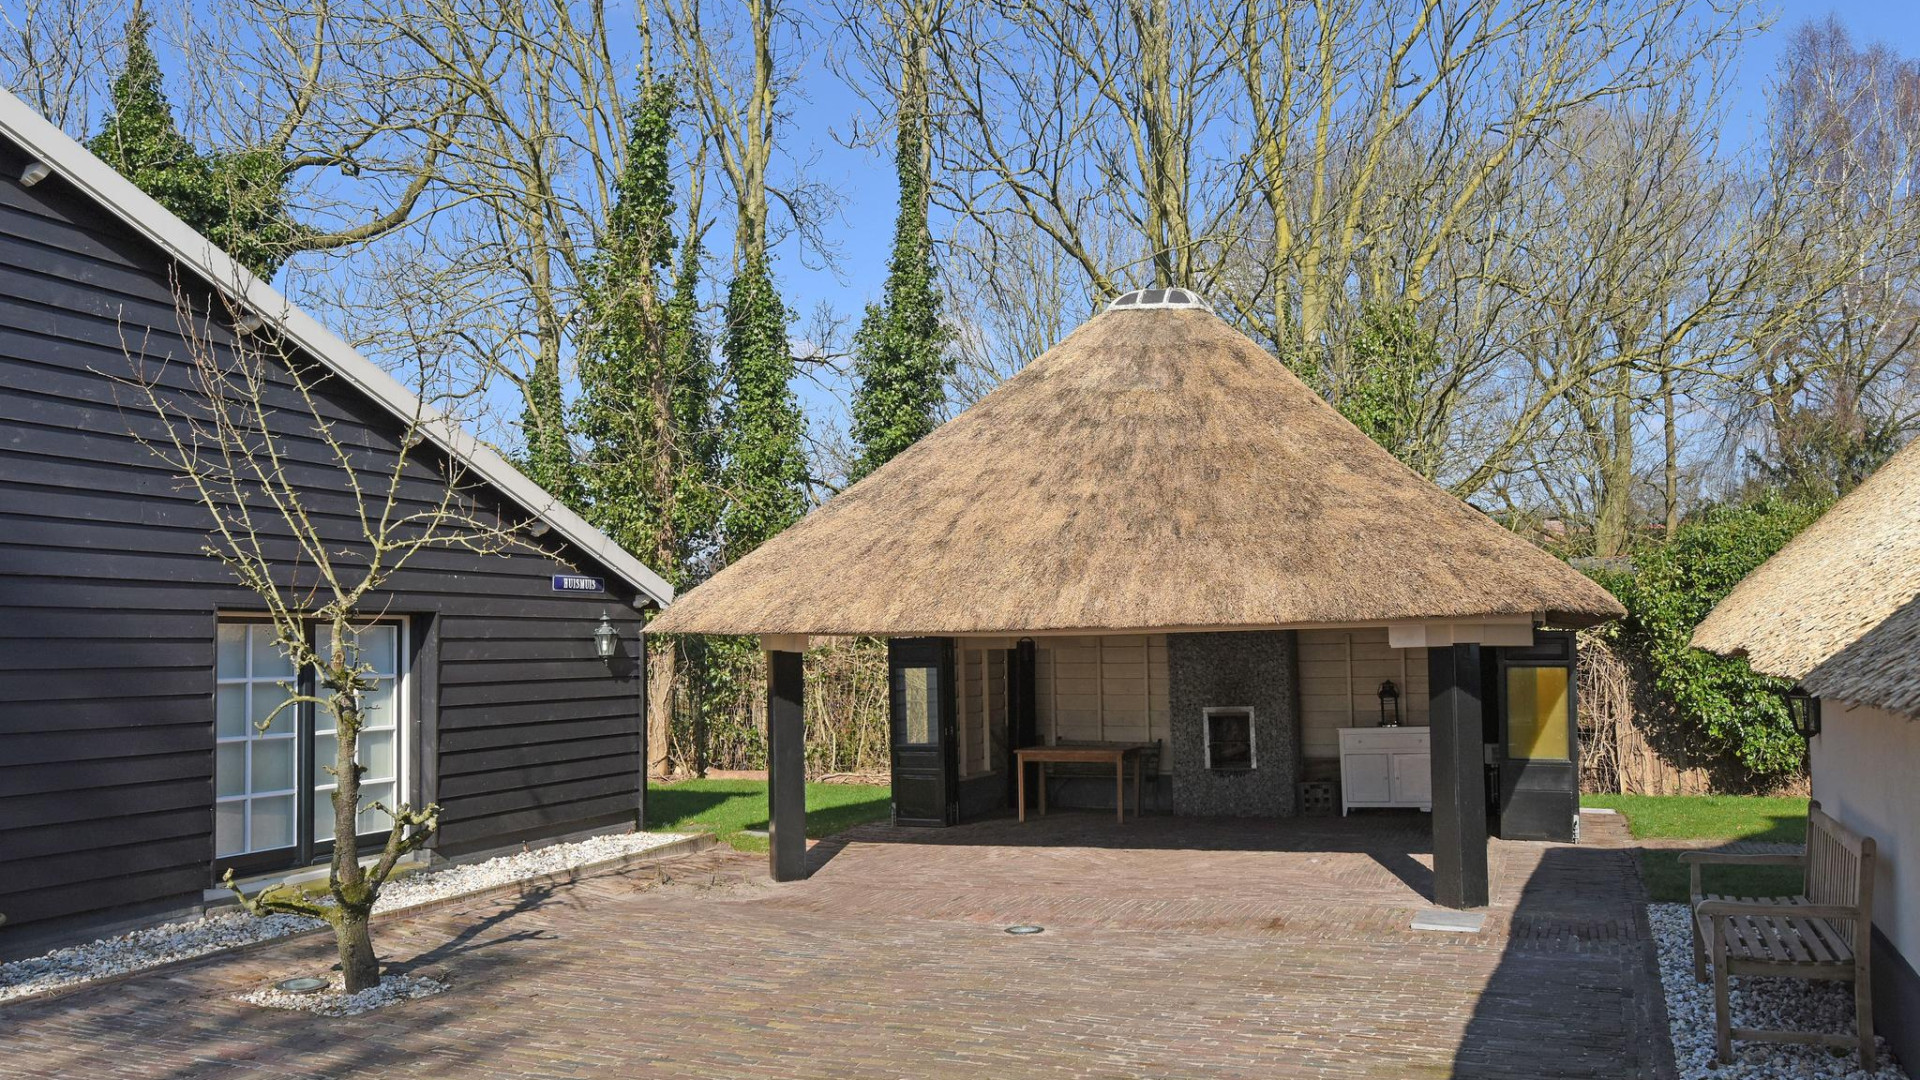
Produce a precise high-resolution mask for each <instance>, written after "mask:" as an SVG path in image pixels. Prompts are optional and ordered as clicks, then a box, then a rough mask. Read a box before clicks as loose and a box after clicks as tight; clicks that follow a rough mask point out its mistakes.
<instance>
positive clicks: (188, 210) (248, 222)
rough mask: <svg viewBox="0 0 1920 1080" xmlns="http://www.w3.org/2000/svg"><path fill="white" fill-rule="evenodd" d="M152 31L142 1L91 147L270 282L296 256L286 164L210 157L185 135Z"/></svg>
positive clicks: (261, 153)
mask: <svg viewBox="0 0 1920 1080" xmlns="http://www.w3.org/2000/svg"><path fill="white" fill-rule="evenodd" d="M152 31H153V18H152V16H150V15H148V14H147V10H146V7H145V6H144V5H142V4H139V3H136V4H135V5H134V7H133V14H132V15H131V16H130V17H129V18H128V19H127V28H126V55H125V58H124V66H123V67H122V68H121V70H120V74H119V75H118V76H116V77H115V78H114V80H113V87H112V91H111V94H112V102H113V108H112V111H111V112H110V113H108V115H107V117H106V121H105V123H103V124H102V125H101V128H100V132H99V133H98V134H96V135H95V136H94V137H93V138H91V139H89V140H87V149H89V150H91V151H93V153H94V155H95V156H97V157H99V158H100V159H101V160H102V161H105V162H106V163H107V164H108V165H111V166H112V167H113V169H114V171H116V172H118V173H119V174H120V175H122V176H124V177H126V178H127V179H129V180H131V181H133V183H134V185H135V186H136V187H138V188H139V189H140V190H142V191H144V192H146V193H147V194H148V195H151V196H152V197H153V199H154V201H155V202H157V203H159V204H160V205H161V206H164V207H166V208H167V209H168V210H171V211H173V213H174V214H176V215H178V216H179V217H180V219H181V220H183V221H185V222H186V223H187V224H188V225H191V226H193V228H194V229H195V230H197V231H198V232H200V233H201V234H202V235H204V236H206V237H207V238H208V239H209V240H212V241H213V242H214V243H215V244H217V245H219V247H220V249H221V250H222V251H225V252H226V253H227V254H229V255H232V256H233V257H234V258H235V259H236V260H238V261H239V262H240V264H241V265H242V266H245V267H246V268H247V269H249V270H251V271H253V272H254V273H255V274H257V275H259V276H260V277H263V278H271V277H272V276H273V274H274V271H276V270H278V269H279V268H280V264H281V263H282V262H284V261H286V258H287V255H288V253H289V252H290V251H291V250H292V241H293V232H294V230H293V227H292V223H291V221H290V220H289V218H288V217H287V213H286V204H285V198H286V167H287V163H286V161H285V159H284V158H283V157H282V156H281V155H280V154H278V153H276V152H274V151H272V150H267V149H261V148H248V149H240V150H235V151H228V152H222V153H211V154H203V153H201V152H200V150H199V149H198V148H196V147H195V146H194V145H193V143H192V142H191V141H189V140H188V139H187V137H186V136H185V135H183V134H181V133H180V129H179V128H178V127H176V126H175V124H174V119H173V106H172V105H171V104H169V103H168V101H167V96H166V91H165V89H164V88H163V87H162V85H161V75H160V62H159V60H158V59H157V58H156V57H155V56H154V54H153V46H152V44H151V40H150V39H151V35H152Z"/></svg>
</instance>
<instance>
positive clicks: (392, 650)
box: [360, 623, 400, 675]
mask: <svg viewBox="0 0 1920 1080" xmlns="http://www.w3.org/2000/svg"><path fill="white" fill-rule="evenodd" d="M399 630H400V628H399V627H397V626H395V625H394V624H392V623H376V624H375V625H373V626H368V627H365V628H363V629H361V631H360V662H361V663H363V664H366V665H367V666H368V667H371V668H372V669H373V673H374V674H376V675H393V674H396V668H395V665H396V664H397V663H398V662H399V653H398V651H397V646H398V645H399V641H400V635H399Z"/></svg>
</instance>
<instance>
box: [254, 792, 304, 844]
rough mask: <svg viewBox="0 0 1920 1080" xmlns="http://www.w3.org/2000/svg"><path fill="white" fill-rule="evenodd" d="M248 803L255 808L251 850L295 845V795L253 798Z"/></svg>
mask: <svg viewBox="0 0 1920 1080" xmlns="http://www.w3.org/2000/svg"><path fill="white" fill-rule="evenodd" d="M248 805H249V806H251V807H252V808H253V843H252V844H250V845H249V846H248V849H249V850H251V851H270V850H272V849H274V848H283V847H292V846H293V796H291V795H277V796H274V797H273V798H268V799H251V800H249V801H248Z"/></svg>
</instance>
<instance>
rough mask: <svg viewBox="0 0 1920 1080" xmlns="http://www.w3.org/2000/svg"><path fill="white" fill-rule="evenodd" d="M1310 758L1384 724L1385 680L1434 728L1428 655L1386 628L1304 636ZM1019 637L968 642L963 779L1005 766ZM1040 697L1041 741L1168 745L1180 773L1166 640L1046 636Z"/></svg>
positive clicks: (1164, 759) (1407, 719)
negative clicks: (1391, 640) (1009, 684)
mask: <svg viewBox="0 0 1920 1080" xmlns="http://www.w3.org/2000/svg"><path fill="white" fill-rule="evenodd" d="M1299 635H1300V637H1299V641H1300V653H1299V655H1300V718H1301V743H1302V756H1303V757H1304V758H1306V759H1307V760H1324V761H1333V760H1336V759H1338V758H1339V756H1340V729H1341V728H1343V727H1354V726H1359V727H1372V726H1373V725H1375V724H1377V723H1379V721H1380V698H1379V690H1380V684H1381V682H1382V681H1384V680H1388V679H1391V680H1393V682H1394V685H1396V686H1398V687H1399V688H1400V718H1401V722H1402V723H1404V724H1408V725H1415V726H1425V725H1426V723H1427V651H1426V650H1425V649H1395V648H1391V647H1389V646H1388V645H1387V631H1386V628H1384V627H1373V628H1361V629H1351V630H1302V631H1299ZM1012 647H1013V641H1012V639H1001V638H972V639H962V640H961V642H960V653H961V676H960V701H959V708H960V774H961V775H962V776H963V777H966V776H979V775H983V774H985V773H989V772H993V771H995V770H997V769H999V768H1000V767H1001V759H1002V758H1003V757H1004V755H1005V744H1004V742H1002V741H1000V740H1002V739H1004V738H1005V731H1006V717H1005V708H1006V683H1005V678H1006V670H1005V663H1006V653H1005V650H1007V649H1009V648H1012ZM1036 659H1037V666H1036V671H1035V678H1034V682H1035V692H1036V695H1037V697H1038V699H1039V707H1040V733H1041V737H1042V738H1043V739H1044V740H1046V741H1047V742H1049V743H1054V742H1083V741H1107V742H1125V741H1139V742H1152V741H1154V740H1156V739H1157V740H1160V741H1161V743H1162V745H1163V747H1164V748H1165V750H1164V752H1163V753H1162V754H1161V759H1160V767H1161V770H1162V771H1163V772H1164V771H1168V770H1170V769H1171V767H1172V761H1173V759H1172V739H1171V732H1172V723H1171V716H1170V709H1169V706H1168V703H1167V638H1166V635H1165V634H1138V635H1115V636H1101V637H1094V636H1087V637H1055V638H1040V639H1038V641H1037V649H1036Z"/></svg>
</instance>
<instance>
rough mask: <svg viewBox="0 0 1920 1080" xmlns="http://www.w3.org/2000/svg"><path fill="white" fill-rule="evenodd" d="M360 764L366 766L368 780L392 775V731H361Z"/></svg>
mask: <svg viewBox="0 0 1920 1080" xmlns="http://www.w3.org/2000/svg"><path fill="white" fill-rule="evenodd" d="M360 764H362V765H365V766H366V767H367V779H369V780H379V779H383V778H387V777H391V776H393V775H394V770H393V764H394V762H393V732H391V731H363V732H361V733H360Z"/></svg>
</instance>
